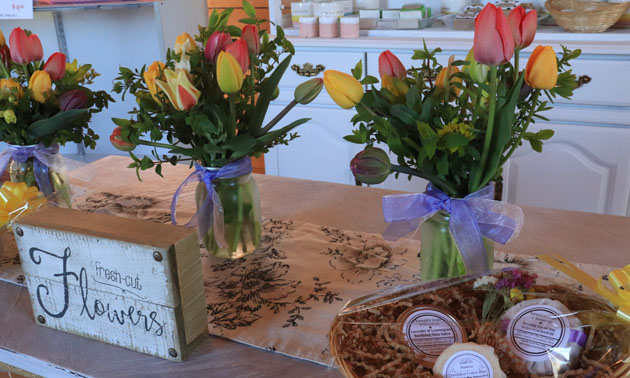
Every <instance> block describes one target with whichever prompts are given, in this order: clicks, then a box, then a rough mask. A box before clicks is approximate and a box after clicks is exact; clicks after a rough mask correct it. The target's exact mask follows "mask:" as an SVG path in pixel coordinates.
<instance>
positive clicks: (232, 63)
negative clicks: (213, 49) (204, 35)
mask: <svg viewBox="0 0 630 378" xmlns="http://www.w3.org/2000/svg"><path fill="white" fill-rule="evenodd" d="M217 82H218V83H219V88H221V90H222V91H223V92H225V93H228V94H232V93H236V92H238V91H240V90H241V87H242V86H243V70H242V69H241V66H240V64H239V63H238V62H237V61H236V58H234V56H232V54H230V53H229V52H227V51H222V52H220V53H219V57H218V58H217Z"/></svg>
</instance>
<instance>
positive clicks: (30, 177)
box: [9, 157, 72, 208]
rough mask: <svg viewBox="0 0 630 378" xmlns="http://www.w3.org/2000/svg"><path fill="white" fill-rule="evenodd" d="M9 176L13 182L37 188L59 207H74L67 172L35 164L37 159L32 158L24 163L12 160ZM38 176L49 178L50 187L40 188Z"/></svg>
mask: <svg viewBox="0 0 630 378" xmlns="http://www.w3.org/2000/svg"><path fill="white" fill-rule="evenodd" d="M59 158H60V157H59ZM57 165H58V164H57ZM36 170H37V171H36ZM9 174H10V176H11V182H24V183H26V185H27V186H35V187H37V188H38V189H39V190H40V191H41V192H42V193H43V194H44V195H45V196H46V197H47V198H48V200H49V201H51V202H53V203H55V204H57V206H60V207H66V208H70V207H72V192H71V190H70V180H69V178H68V174H67V173H66V172H57V171H55V170H53V169H50V168H49V167H47V166H46V165H44V164H35V158H33V157H30V158H28V159H27V160H26V161H25V162H24V163H21V162H18V161H16V160H11V162H10V163H9ZM36 175H40V177H46V176H47V177H48V179H49V180H50V185H42V187H40V185H38V183H37V180H36Z"/></svg>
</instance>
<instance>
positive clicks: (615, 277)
mask: <svg viewBox="0 0 630 378" xmlns="http://www.w3.org/2000/svg"><path fill="white" fill-rule="evenodd" d="M538 258H539V259H541V260H542V261H544V262H546V263H547V264H549V265H551V266H552V267H554V268H556V269H557V270H559V271H560V272H562V273H564V274H566V275H567V276H569V277H571V278H573V279H574V280H576V281H578V282H579V283H581V284H582V285H584V286H586V287H588V288H589V289H591V290H593V291H594V292H595V293H597V294H599V295H601V296H602V297H603V298H605V299H607V300H608V301H609V302H610V303H611V304H612V305H613V306H615V308H616V309H617V316H619V317H620V318H621V319H623V320H624V321H625V322H628V323H630V264H629V265H626V266H625V267H623V268H621V269H614V270H613V271H612V272H610V274H608V282H610V285H611V286H612V290H611V289H610V288H608V287H607V286H606V285H605V284H604V279H603V278H600V279H599V280H596V279H595V278H593V277H591V276H590V275H588V273H586V272H585V271H583V270H582V269H580V268H578V267H577V266H576V265H575V264H573V263H572V262H570V261H568V260H566V259H565V258H563V257H560V256H556V255H540V256H538Z"/></svg>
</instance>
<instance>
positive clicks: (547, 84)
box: [525, 45, 558, 89]
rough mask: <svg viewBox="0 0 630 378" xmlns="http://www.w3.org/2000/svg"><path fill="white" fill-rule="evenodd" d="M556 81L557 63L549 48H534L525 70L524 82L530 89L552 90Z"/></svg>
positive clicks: (554, 54) (553, 53)
mask: <svg viewBox="0 0 630 378" xmlns="http://www.w3.org/2000/svg"><path fill="white" fill-rule="evenodd" d="M557 81H558V61H557V60H556V53H555V52H554V51H553V48H551V46H540V45H539V46H536V48H535V49H534V51H533V52H532V55H530V56H529V60H528V61H527V67H526V68H525V82H526V83H527V85H529V86H530V87H532V88H536V89H552V88H553V87H555V86H556V82H557Z"/></svg>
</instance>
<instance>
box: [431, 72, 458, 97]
mask: <svg viewBox="0 0 630 378" xmlns="http://www.w3.org/2000/svg"><path fill="white" fill-rule="evenodd" d="M449 68H450V72H449ZM458 72H459V68H457V67H455V66H450V67H444V68H442V70H441V71H440V73H439V74H438V76H437V78H436V79H435V85H437V87H438V88H442V89H444V88H446V86H447V85H448V86H449V87H450V86H451V83H452V82H457V83H461V82H462V78H460V77H453V75H454V74H456V73H458ZM453 91H454V92H455V96H459V92H461V88H458V87H454V88H453Z"/></svg>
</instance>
